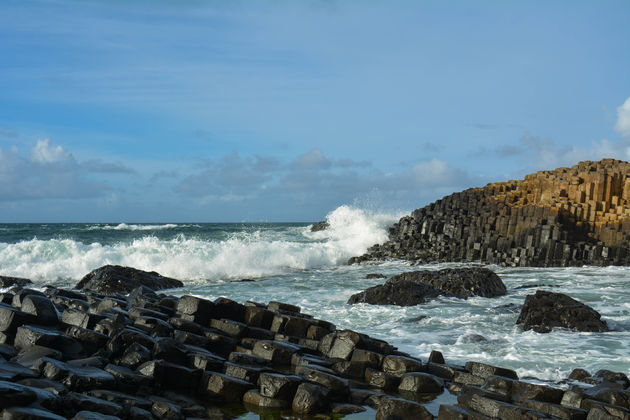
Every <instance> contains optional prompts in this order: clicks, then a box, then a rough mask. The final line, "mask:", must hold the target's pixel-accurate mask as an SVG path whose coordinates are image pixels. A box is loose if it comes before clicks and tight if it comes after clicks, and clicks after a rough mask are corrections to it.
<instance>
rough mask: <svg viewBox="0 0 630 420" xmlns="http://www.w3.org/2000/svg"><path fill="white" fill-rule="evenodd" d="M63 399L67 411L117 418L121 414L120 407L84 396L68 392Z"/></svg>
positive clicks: (121, 408) (121, 409)
mask: <svg viewBox="0 0 630 420" xmlns="http://www.w3.org/2000/svg"><path fill="white" fill-rule="evenodd" d="M63 399H64V402H65V406H66V407H67V409H74V411H75V412H78V411H95V412H97V413H100V414H105V415H110V416H118V417H120V416H121V415H122V414H123V407H122V406H121V405H119V404H116V403H113V402H110V401H106V400H102V399H100V398H96V397H91V396H89V395H86V394H81V393H78V392H69V393H68V394H66V395H65V396H64V397H63Z"/></svg>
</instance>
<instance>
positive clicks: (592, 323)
mask: <svg viewBox="0 0 630 420" xmlns="http://www.w3.org/2000/svg"><path fill="white" fill-rule="evenodd" d="M600 318H601V315H600V314H599V313H598V312H597V311H596V310H595V309H593V308H591V307H590V306H587V305H585V304H583V303H582V302H578V301H577V300H575V299H573V298H571V297H569V296H567V295H563V294H562V293H552V292H547V291H543V290H537V291H536V294H534V295H528V296H527V297H526V298H525V303H524V304H523V307H522V308H521V313H520V315H519V317H518V320H517V321H516V323H517V324H523V330H534V331H536V332H540V333H548V332H550V331H551V329H552V328H554V327H561V328H569V329H572V330H576V331H591V332H604V331H608V325H606V322H605V321H602V320H601V319H600Z"/></svg>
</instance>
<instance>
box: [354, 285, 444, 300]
mask: <svg viewBox="0 0 630 420" xmlns="http://www.w3.org/2000/svg"><path fill="white" fill-rule="evenodd" d="M441 294H442V292H441V291H440V290H438V289H436V288H435V287H433V286H429V285H426V284H424V283H419V282H415V281H413V280H412V281H397V282H395V283H394V282H391V283H390V282H389V280H388V282H386V283H385V284H383V285H381V286H373V287H370V288H368V289H366V290H364V291H363V292H360V293H356V294H354V295H352V296H350V299H348V304H350V305H354V304H357V303H369V304H371V305H397V306H413V305H419V304H421V303H425V302H428V301H429V300H431V299H433V298H436V297H438V296H440V295H441Z"/></svg>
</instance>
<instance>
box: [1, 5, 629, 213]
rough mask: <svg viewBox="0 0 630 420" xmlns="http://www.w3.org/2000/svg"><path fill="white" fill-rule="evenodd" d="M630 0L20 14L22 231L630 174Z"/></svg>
mask: <svg viewBox="0 0 630 420" xmlns="http://www.w3.org/2000/svg"><path fill="white" fill-rule="evenodd" d="M628 22H630V2H628V1H597V2H595V1H593V2H586V1H577V2H574V1H528V2H517V1H504V2H499V1H488V2H472V1H449V2H437V1H434V2H430V1H418V2H412V1H378V2H377V1H299V2H298V1H291V2H289V1H273V2H271V1H268V2H266V1H230V2H225V1H214V2H213V1H176V2H175V1H173V2H165V1H164V2H161V1H41V2H38V1H25V0H20V1H12V0H5V1H2V2H1V3H0V57H1V58H0V222H2V221H4V222H23V221H32V222H40V221H48V222H54V221H77V222H82V221H107V222H110V221H156V222H159V221H176V222H177V221H312V220H319V219H322V218H323V217H324V216H325V215H326V214H327V213H328V212H330V211H332V210H333V209H334V208H336V207H337V206H339V205H342V204H354V205H357V206H363V207H368V208H371V209H375V210H384V211H389V210H412V209H414V208H417V207H421V206H423V205H425V204H427V203H429V202H431V201H434V200H435V199H438V198H440V197H442V196H444V195H446V194H449V193H451V192H454V191H459V190H462V189H465V188H469V187H474V186H482V185H485V184H486V183H487V182H492V181H500V180H506V179H510V178H512V179H518V178H522V176H523V175H524V174H526V173H529V172H533V171H536V170H540V169H552V168H556V167H559V166H570V165H573V164H575V163H577V162H578V161H580V160H586V159H589V160H598V159H601V158H603V157H615V158H618V159H622V160H630V48H629V47H628V40H630V25H629V24H628Z"/></svg>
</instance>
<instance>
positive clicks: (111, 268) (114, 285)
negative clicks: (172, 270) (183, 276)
mask: <svg viewBox="0 0 630 420" xmlns="http://www.w3.org/2000/svg"><path fill="white" fill-rule="evenodd" d="M183 285H184V283H182V282H181V281H179V280H175V279H172V278H169V277H164V276H162V275H160V274H158V273H156V272H155V271H152V272H148V271H142V270H137V269H135V268H131V267H121V266H119V265H105V266H103V267H100V268H97V269H96V270H93V271H91V272H90V273H88V274H87V275H86V276H85V277H83V278H82V279H81V281H80V282H78V283H77V284H76V286H74V288H75V289H79V290H86V289H89V290H94V291H95V292H99V293H129V292H131V291H132V290H134V289H135V288H137V287H140V286H146V287H149V288H151V289H153V290H162V289H171V288H174V287H182V286H183Z"/></svg>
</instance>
